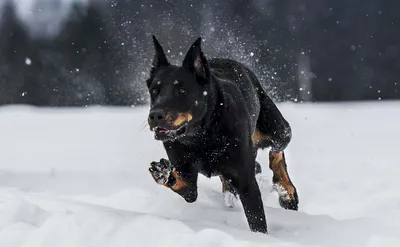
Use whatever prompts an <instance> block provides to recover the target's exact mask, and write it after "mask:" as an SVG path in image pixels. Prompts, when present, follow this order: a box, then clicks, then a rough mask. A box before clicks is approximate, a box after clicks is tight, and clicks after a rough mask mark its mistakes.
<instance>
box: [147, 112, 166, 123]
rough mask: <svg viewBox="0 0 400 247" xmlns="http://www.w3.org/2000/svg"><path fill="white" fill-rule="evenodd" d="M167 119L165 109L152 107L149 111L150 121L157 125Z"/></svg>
mask: <svg viewBox="0 0 400 247" xmlns="http://www.w3.org/2000/svg"><path fill="white" fill-rule="evenodd" d="M164 119H165V111H164V110H163V109H152V110H151V111H150V113H149V122H150V123H151V124H154V125H157V123H159V122H161V121H163V120H164Z"/></svg>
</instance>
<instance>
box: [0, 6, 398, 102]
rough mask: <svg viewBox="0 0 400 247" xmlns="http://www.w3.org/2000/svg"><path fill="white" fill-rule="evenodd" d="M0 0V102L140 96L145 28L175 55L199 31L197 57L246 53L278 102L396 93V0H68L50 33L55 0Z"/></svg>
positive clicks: (147, 59) (149, 51)
mask: <svg viewBox="0 0 400 247" xmlns="http://www.w3.org/2000/svg"><path fill="white" fill-rule="evenodd" d="M3 2H4V3H3V6H2V9H1V16H0V17H1V19H0V34H1V38H0V104H20V103H22V104H32V105H40V106H85V105H91V104H107V105H138V104H144V103H146V102H147V92H146V88H145V83H144V80H145V79H146V77H147V73H148V71H149V66H150V63H151V59H152V57H153V48H152V44H151V39H150V35H151V34H155V35H157V36H158V38H159V40H160V41H161V43H162V45H163V46H164V48H165V49H166V51H167V55H168V56H169V58H170V59H171V61H172V62H174V63H180V62H181V60H182V58H183V56H184V54H185V52H186V50H187V49H188V46H189V45H190V43H191V42H192V41H193V40H194V39H195V38H197V37H198V36H202V37H203V39H204V44H203V48H204V50H205V52H206V55H207V56H208V57H213V56H222V57H229V58H233V59H237V60H239V61H241V62H243V63H245V64H247V65H248V66H250V67H251V68H252V69H253V70H254V71H255V72H256V73H257V74H258V76H259V77H260V78H261V80H262V82H263V83H264V86H265V87H266V88H267V90H268V91H269V92H270V94H271V96H272V97H273V98H274V99H275V100H277V101H297V102H298V101H344V100H386V99H397V98H399V97H400V95H399V88H398V87H399V85H398V81H399V76H400V59H399V55H400V54H399V52H400V50H399V49H400V47H399V46H400V33H399V32H398V30H399V27H400V14H398V10H399V8H400V2H399V1H395V0H308V1H306V0H196V1H195V0H186V1H181V0H135V1H131V0H93V1H89V2H87V1H71V4H70V6H69V8H68V13H67V14H66V15H65V17H63V19H62V22H61V25H58V26H56V27H57V31H56V32H52V33H51V34H50V32H49V30H53V29H54V25H55V23H56V21H55V20H54V18H55V17H57V18H60V16H61V14H58V11H61V10H63V13H64V12H65V5H63V2H64V4H65V1H61V0H32V2H34V4H32V5H30V6H28V7H26V6H21V5H20V4H19V3H18V1H12V0H9V1H3ZM15 2H17V4H14V3H15ZM24 2H25V1H24ZM21 9H22V10H24V11H25V12H26V11H30V12H29V13H31V15H30V17H29V18H30V19H27V18H25V19H24V17H23V16H22V17H21ZM49 13H52V14H53V15H49ZM60 13H61V12H60ZM54 16H55V17H54ZM57 23H58V24H59V22H57ZM52 25H53V26H52Z"/></svg>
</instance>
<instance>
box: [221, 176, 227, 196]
mask: <svg viewBox="0 0 400 247" xmlns="http://www.w3.org/2000/svg"><path fill="white" fill-rule="evenodd" d="M219 179H221V183H222V192H227V191H229V181H228V180H226V179H225V178H224V177H223V176H219Z"/></svg>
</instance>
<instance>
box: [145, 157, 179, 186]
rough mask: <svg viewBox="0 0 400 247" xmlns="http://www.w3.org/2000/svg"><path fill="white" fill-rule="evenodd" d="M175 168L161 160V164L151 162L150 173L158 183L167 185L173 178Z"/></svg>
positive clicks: (166, 161)
mask: <svg viewBox="0 0 400 247" xmlns="http://www.w3.org/2000/svg"><path fill="white" fill-rule="evenodd" d="M173 171H174V168H173V167H172V166H171V163H170V162H169V161H168V160H166V159H161V160H160V162H155V161H153V162H151V164H150V168H149V172H150V174H151V176H152V177H153V179H154V181H156V183H158V184H161V185H167V183H168V182H169V180H170V178H171V173H172V172H173Z"/></svg>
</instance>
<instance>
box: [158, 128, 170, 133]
mask: <svg viewBox="0 0 400 247" xmlns="http://www.w3.org/2000/svg"><path fill="white" fill-rule="evenodd" d="M159 132H160V133H167V132H168V130H166V129H160V130H159Z"/></svg>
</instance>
